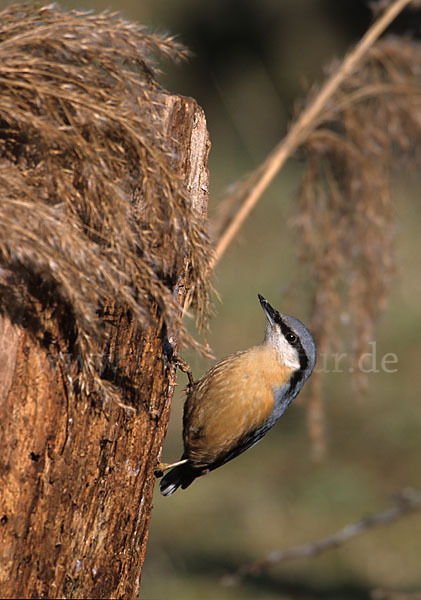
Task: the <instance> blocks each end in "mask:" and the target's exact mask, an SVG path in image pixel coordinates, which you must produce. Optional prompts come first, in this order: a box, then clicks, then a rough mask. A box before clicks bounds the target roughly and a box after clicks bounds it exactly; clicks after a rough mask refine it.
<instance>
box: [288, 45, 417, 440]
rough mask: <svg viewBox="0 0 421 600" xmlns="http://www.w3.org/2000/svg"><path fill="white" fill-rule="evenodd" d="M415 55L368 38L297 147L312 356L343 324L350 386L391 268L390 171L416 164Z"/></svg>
mask: <svg viewBox="0 0 421 600" xmlns="http://www.w3.org/2000/svg"><path fill="white" fill-rule="evenodd" d="M420 60H421V45H420V44H419V43H418V42H415V41H411V40H410V39H406V38H396V37H389V38H385V39H383V40H382V41H380V42H378V43H377V44H376V45H375V46H373V47H372V48H371V49H370V51H369V52H368V54H367V56H366V58H365V60H364V62H363V63H362V64H361V65H360V68H359V69H358V70H357V71H356V72H354V74H353V75H352V76H350V77H348V78H347V80H346V81H345V82H344V83H343V84H342V86H341V87H340V88H339V90H338V91H337V92H336V94H335V95H334V97H332V98H331V99H330V101H329V104H328V105H327V106H326V107H325V109H324V112H323V114H322V115H321V117H320V121H321V125H320V126H319V127H318V128H317V129H315V130H313V132H311V133H310V135H309V136H308V138H307V140H306V142H305V144H304V145H303V147H304V149H305V151H306V154H307V163H306V169H305V173H304V177H303V180H302V185H301V189H300V193H299V201H298V213H299V215H298V218H297V220H296V227H297V230H298V236H299V239H300V244H301V246H300V248H299V254H300V258H301V260H302V261H303V262H304V263H305V264H306V265H308V266H309V271H310V272H309V281H311V282H312V286H313V311H312V312H313V318H312V323H311V328H312V331H313V332H314V334H315V336H316V339H317V345H318V349H319V353H320V354H328V353H329V352H331V351H332V350H334V349H335V348H336V349H337V345H338V342H339V336H341V337H342V340H343V337H344V334H345V335H346V330H348V333H349V337H350V340H351V342H350V343H351V354H352V356H353V360H354V373H355V377H356V379H355V381H356V383H357V388H358V390H359V391H362V390H364V388H365V384H366V379H365V378H366V375H365V374H364V373H363V372H362V371H361V369H359V368H358V364H359V361H360V358H361V356H362V354H363V353H364V352H367V351H368V349H369V346H368V343H369V342H370V341H372V340H373V339H374V326H375V323H376V321H377V319H378V317H379V315H380V314H381V312H382V310H383V308H384V307H385V303H386V299H387V293H388V288H389V285H390V282H391V279H392V276H393V273H394V270H395V256H394V248H393V241H394V233H395V225H394V206H393V201H392V198H391V189H390V179H391V174H393V172H394V171H395V172H396V170H397V169H402V168H405V167H406V168H408V166H411V165H416V163H417V160H418V164H419V157H417V148H419V145H420V143H421V78H420V71H419V64H420ZM310 102H311V99H310ZM344 330H345V331H344ZM342 343H343V341H342ZM320 377H321V374H320V373H319V374H317V373H315V374H314V376H313V391H314V394H313V398H312V401H311V403H310V406H311V409H310V414H309V417H310V429H311V431H312V432H313V438H314V439H315V441H316V449H317V448H319V450H322V445H323V441H322V435H321V432H322V429H321V427H320V414H321V408H320V381H319V378H320Z"/></svg>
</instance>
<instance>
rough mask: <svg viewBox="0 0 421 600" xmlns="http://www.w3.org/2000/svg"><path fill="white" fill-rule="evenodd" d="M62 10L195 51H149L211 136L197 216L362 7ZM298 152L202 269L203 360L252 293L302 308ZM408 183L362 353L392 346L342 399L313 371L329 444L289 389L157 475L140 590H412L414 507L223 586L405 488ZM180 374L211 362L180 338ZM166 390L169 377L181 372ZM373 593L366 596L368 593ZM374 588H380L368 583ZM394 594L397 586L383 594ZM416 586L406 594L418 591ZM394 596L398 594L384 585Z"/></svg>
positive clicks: (411, 265)
mask: <svg viewBox="0 0 421 600" xmlns="http://www.w3.org/2000/svg"><path fill="white" fill-rule="evenodd" d="M6 4H7V3H5V2H4V1H3V0H0V6H1V7H4V6H6ZM62 5H63V6H64V7H66V8H83V9H90V8H92V9H95V10H97V11H99V10H104V9H107V8H108V9H111V10H118V11H120V12H121V13H122V14H123V16H124V17H126V18H127V19H130V20H134V21H137V22H140V23H143V24H145V25H148V26H151V27H152V28H153V29H155V30H157V31H159V32H168V33H171V34H176V35H177V36H178V37H179V39H180V41H182V42H183V43H185V44H186V45H187V46H188V47H189V48H190V49H191V50H192V51H193V53H194V56H193V58H192V60H191V61H190V62H189V63H187V64H181V65H172V64H170V63H165V62H163V63H161V68H162V70H163V74H162V76H161V81H162V84H163V86H164V87H166V88H167V89H169V90H170V91H173V92H177V93H180V94H184V95H189V96H193V97H194V98H195V99H196V100H197V101H198V102H199V104H200V105H201V106H202V107H203V109H204V111H205V114H206V118H207V121H208V128H209V132H210V137H211V141H212V150H211V155H210V162H209V168H210V178H211V179H210V181H211V187H210V192H211V195H210V207H209V209H210V217H211V218H212V215H213V214H214V211H215V207H216V205H217V202H218V198H219V197H220V195H221V193H222V191H223V190H224V188H225V187H226V186H227V185H229V184H230V183H232V182H233V181H235V180H236V179H237V178H238V177H240V176H243V175H244V174H245V173H246V172H248V171H250V170H252V169H253V168H255V167H256V166H257V165H258V164H259V162H260V161H262V160H263V158H264V157H265V156H266V154H267V153H268V152H269V151H270V150H271V149H272V148H273V146H274V145H275V144H276V143H277V142H278V141H279V140H280V139H281V137H282V136H283V135H284V134H285V131H286V128H287V125H288V122H289V120H290V118H291V114H292V113H293V110H294V105H295V103H296V102H297V100H299V99H300V98H303V97H305V94H306V91H308V89H309V87H310V86H311V85H312V84H313V83H314V82H317V81H321V80H322V78H323V69H324V67H325V66H326V65H327V64H329V63H330V62H331V61H332V60H333V59H335V58H341V57H342V56H343V55H344V53H345V52H346V51H347V49H348V48H349V47H350V46H351V45H353V44H354V43H356V41H357V40H358V39H359V38H360V37H361V35H362V34H363V33H364V31H365V30H366V29H367V27H368V26H369V25H370V23H371V21H372V16H371V12H370V10H369V6H368V5H369V2H363V1H359V0H277V1H276V0H211V1H209V2H208V1H206V2H205V1H203V2H200V1H197V0H196V1H194V0H144V1H141V0H139V1H137V2H135V1H134V0H119V2H117V1H116V0H109V1H107V2H105V0H78V1H75V2H73V1H66V2H62ZM392 30H393V31H394V32H396V33H400V32H408V33H410V34H412V35H415V36H419V34H420V32H421V17H420V13H414V12H411V13H405V14H404V15H402V16H401V17H399V19H398V20H397V21H396V22H395V23H394V25H393V27H392ZM301 171H302V165H301V164H300V162H299V160H296V161H290V162H289V163H288V165H287V167H286V168H284V169H283V171H282V172H281V173H280V174H279V176H278V177H277V179H276V181H275V182H274V183H273V184H272V185H271V187H270V189H269V190H268V191H267V192H266V193H265V195H264V197H263V198H262V200H261V201H260V203H259V205H258V206H257V208H256V210H255V211H254V212H253V214H252V215H251V217H250V218H249V220H248V222H247V223H246V226H245V227H244V229H243V230H242V232H241V234H240V236H239V238H238V239H237V240H236V241H235V243H234V245H233V246H232V247H231V248H230V249H229V250H228V252H227V254H226V255H225V256H224V258H223V259H222V261H221V262H220V264H219V265H218V267H217V270H216V274H215V279H214V284H215V288H216V290H217V292H218V294H219V296H220V300H218V299H216V298H215V305H214V309H215V310H214V316H213V318H212V320H211V323H210V331H209V336H208V340H209V342H210V344H211V346H212V349H213V352H214V354H215V357H216V358H221V357H222V356H224V355H226V354H228V353H230V352H234V351H237V350H240V349H244V348H247V347H249V346H251V345H253V344H255V343H258V342H259V341H260V340H261V339H262V337H263V331H264V325H265V317H264V314H263V312H262V310H261V309H260V306H259V304H258V301H257V292H260V293H262V294H263V295H264V296H265V297H266V298H267V299H268V300H269V301H270V302H271V303H272V304H273V305H274V306H275V307H276V308H278V309H280V310H281V311H282V312H287V313H288V312H289V313H292V314H294V315H296V316H297V317H299V318H300V319H301V320H303V321H304V322H306V321H308V315H309V306H308V298H307V297H306V290H305V289H293V290H292V292H293V293H292V294H288V295H286V290H289V291H291V290H290V286H291V282H292V280H293V276H294V272H295V269H296V268H297V263H296V259H295V241H296V240H295V239H294V236H293V235H292V233H291V228H290V226H289V221H288V220H289V218H290V217H291V214H292V213H293V208H294V197H295V193H296V191H297V188H298V186H299V182H300V174H301ZM420 184H421V182H420V181H419V180H416V179H414V180H413V181H397V182H396V185H395V196H394V197H395V213H396V214H395V217H396V225H397V253H398V259H399V271H398V274H397V277H396V279H395V281H394V284H393V287H392V290H391V294H390V299H389V303H388V307H387V309H386V311H385V312H384V314H383V317H382V320H381V322H379V325H378V328H377V331H376V338H375V340H373V341H375V342H376V351H377V362H378V364H380V360H381V358H382V357H383V356H384V355H386V354H388V353H394V354H395V355H396V356H397V359H398V362H397V365H396V369H397V370H396V372H394V373H387V372H384V371H382V370H381V369H379V371H380V372H377V373H371V374H369V379H368V384H369V387H368V392H367V394H366V397H365V398H361V399H359V400H357V399H356V397H355V388H354V386H353V384H352V381H351V376H350V374H349V372H348V369H347V368H345V369H344V370H343V372H331V373H327V374H326V376H325V378H324V398H325V410H326V427H327V455H326V457H325V459H324V460H322V461H320V462H315V461H314V460H313V459H312V453H311V444H310V442H309V439H308V434H307V429H306V416H305V415H306V413H305V405H306V398H307V395H306V392H305V391H304V392H303V393H302V394H301V395H300V397H299V398H298V399H297V401H296V402H295V403H294V405H293V406H292V407H291V408H290V410H289V411H288V412H287V413H286V414H285V415H284V417H283V418H282V419H281V421H280V422H279V423H278V425H277V426H276V427H275V428H274V429H273V430H272V431H271V432H270V433H269V434H268V435H267V437H266V438H265V439H264V441H263V442H262V443H261V444H259V445H258V446H257V447H255V448H254V449H252V450H251V451H250V452H248V453H246V454H243V455H242V456H240V457H239V458H237V459H236V460H235V461H234V462H231V463H229V464H228V465H226V466H224V467H223V468H222V469H219V470H217V471H215V472H213V473H211V474H210V475H209V476H208V477H205V478H202V479H201V480H197V481H196V482H195V483H194V484H193V485H192V486H191V488H189V489H188V490H186V491H178V492H177V493H176V494H175V495H174V496H172V497H171V498H169V499H168V498H162V497H161V496H160V495H159V490H158V488H157V489H156V490H155V494H156V495H155V501H154V510H153V516H152V523H151V528H150V537H149V546H148V551H147V557H146V562H145V565H144V570H143V582H142V594H141V597H142V598H144V599H145V600H152V599H160V600H167V599H170V598H171V599H180V600H181V599H182V600H190V599H196V598H201V599H203V600H206V599H214V598H218V599H220V600H225V599H226V600H228V599H229V600H231V599H232V600H234V599H244V600H247V599H249V598H250V599H251V598H259V599H265V600H272V599H275V598H277V599H278V598H281V599H287V598H291V599H295V598H297V599H300V600H307V599H313V598H317V599H326V600H327V599H331V600H341V599H344V600H348V599H356V600H362V599H369V598H376V597H377V598H380V597H392V596H391V595H390V594H393V593H395V592H399V593H401V592H402V593H403V594H404V595H403V596H399V597H402V598H415V597H416V596H415V595H414V594H415V593H416V592H418V593H421V514H420V513H418V514H414V515H412V516H408V517H406V518H404V519H402V520H400V521H399V522H397V523H395V524H393V525H391V526H389V527H385V528H378V529H373V530H371V531H369V532H367V533H366V534H365V535H363V536H361V537H358V538H356V539H354V540H352V541H350V542H349V543H348V544H346V545H345V546H343V547H341V548H339V549H336V550H332V551H330V552H328V553H325V554H322V555H320V556H318V557H315V558H308V559H299V560H295V561H291V562H288V563H283V564H281V565H279V566H274V567H272V568H271V569H270V570H268V571H266V572H265V573H264V574H262V575H260V576H258V577H254V578H246V579H245V580H244V581H243V582H242V583H241V584H239V585H238V586H236V587H229V588H227V587H222V586H221V584H220V578H221V576H223V575H224V574H226V573H229V572H230V571H232V570H235V569H236V568H237V567H238V566H240V565H241V564H243V563H245V562H250V561H253V560H256V559H259V558H261V557H263V556H264V555H265V554H266V553H268V552H269V551H271V550H273V549H284V548H288V547H290V546H294V545H297V544H300V543H303V542H309V541H312V540H316V539H318V538H320V537H324V536H326V535H328V534H331V533H334V532H335V531H336V530H337V529H339V528H341V527H343V526H344V525H346V524H347V523H351V522H354V521H357V520H359V519H360V518H361V517H362V516H364V515H367V514H369V513H375V512H378V511H381V510H383V509H385V508H386V507H387V506H388V505H389V504H390V498H391V496H392V495H393V493H395V492H397V491H399V490H400V489H401V488H403V487H405V486H412V487H415V488H417V487H421V483H420V474H421V461H420V451H421V435H420V431H421V398H420V392H421V368H420V365H418V360H420V359H421V342H420V340H421V302H420V298H421V278H420V267H419V264H420V257H421V236H420V235H419V232H420V228H421V209H420V201H419V194H420V192H419V190H420ZM186 358H187V359H188V360H189V361H190V363H191V365H192V368H193V372H194V374H195V376H196V377H198V376H199V375H201V374H202V372H203V371H204V370H205V369H206V368H208V367H209V366H210V364H211V361H206V360H204V359H201V358H200V357H199V356H198V355H197V354H192V353H186ZM179 382H180V388H181V387H182V386H183V385H184V384H185V378H183V376H181V377H180V378H179ZM182 404H183V394H182V393H181V392H180V391H179V392H178V393H177V396H176V398H175V401H174V407H173V411H172V417H171V423H170V428H169V432H168V436H167V439H166V443H165V447H164V452H163V460H165V461H174V460H177V459H178V458H179V456H180V454H181V451H182V446H181V427H182V425H181V419H182ZM376 594H377V596H376ZM382 594H386V595H383V596H382ZM393 597H395V596H393ZM417 597H419V596H417ZM396 598H397V596H396Z"/></svg>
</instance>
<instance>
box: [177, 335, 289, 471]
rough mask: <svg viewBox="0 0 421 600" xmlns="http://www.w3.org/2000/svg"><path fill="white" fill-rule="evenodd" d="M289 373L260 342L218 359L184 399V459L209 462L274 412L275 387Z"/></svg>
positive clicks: (231, 446)
mask: <svg viewBox="0 0 421 600" xmlns="http://www.w3.org/2000/svg"><path fill="white" fill-rule="evenodd" d="M291 372H292V369H291V368H289V367H286V366H285V365H282V364H280V363H279V360H278V358H277V356H276V353H275V351H274V350H273V349H271V348H267V347H266V346H264V345H262V346H255V347H254V348H250V350H246V351H244V352H238V353H237V354H232V355H230V356H227V357H226V358H224V359H223V360H221V361H220V362H219V363H217V364H216V365H215V366H214V367H213V368H212V369H210V371H208V372H207V373H206V374H205V375H204V376H203V377H202V378H201V379H199V380H198V381H197V382H196V384H195V387H194V389H193V390H192V392H191V393H190V395H189V396H188V398H187V400H186V404H185V407H184V447H185V455H186V457H188V458H189V459H190V460H191V461H192V462H194V463H195V464H196V465H197V466H207V465H209V464H212V463H213V462H215V461H216V460H217V459H218V458H220V457H221V456H224V455H226V454H228V452H230V451H232V450H233V449H234V448H235V446H236V444H237V443H238V441H239V440H240V439H241V438H242V437H244V436H245V435H247V433H249V432H252V431H254V430H256V429H258V428H259V427H260V426H261V425H263V423H264V422H265V420H266V419H267V418H268V417H269V415H270V414H271V413H272V411H273V408H274V398H273V391H274V389H275V388H277V387H280V386H281V385H283V384H285V383H286V382H287V381H288V380H289V378H290V376H291Z"/></svg>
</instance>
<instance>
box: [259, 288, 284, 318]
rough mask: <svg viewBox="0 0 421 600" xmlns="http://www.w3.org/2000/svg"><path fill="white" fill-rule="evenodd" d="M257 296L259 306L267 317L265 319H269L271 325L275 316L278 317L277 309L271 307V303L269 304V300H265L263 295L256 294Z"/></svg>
mask: <svg viewBox="0 0 421 600" xmlns="http://www.w3.org/2000/svg"><path fill="white" fill-rule="evenodd" d="M257 295H258V297H259V301H260V304H261V307H262V308H263V310H264V311H265V315H266V317H267V320H268V321H269V323H270V324H271V325H273V324H274V323H275V322H276V320H277V318H278V319H279V313H278V311H277V310H275V309H274V308H272V307H271V305H270V304H269V302H268V301H267V300H265V299H264V298H263V296H261V295H260V294H257Z"/></svg>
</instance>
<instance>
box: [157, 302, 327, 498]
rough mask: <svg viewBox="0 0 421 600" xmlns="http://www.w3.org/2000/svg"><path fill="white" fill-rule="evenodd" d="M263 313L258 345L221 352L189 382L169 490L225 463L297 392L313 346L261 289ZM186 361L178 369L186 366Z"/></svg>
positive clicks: (165, 483) (165, 484)
mask: <svg viewBox="0 0 421 600" xmlns="http://www.w3.org/2000/svg"><path fill="white" fill-rule="evenodd" d="M258 296H259V300H260V304H261V306H262V308H263V310H264V311H265V313H266V317H267V324H266V333H265V338H264V340H263V342H262V343H261V344H259V345H258V346H253V347H252V348H249V350H244V351H242V352H237V353H236V354H230V355H229V356H227V357H226V358H223V359H222V360H220V361H219V362H218V363H216V365H215V366H213V367H212V368H211V369H210V370H209V371H208V372H207V373H205V374H204V375H203V376H202V377H201V378H200V379H198V380H197V381H195V382H194V381H193V379H192V376H191V371H190V372H189V373H188V374H189V381H190V384H189V386H188V388H187V398H186V403H185V405H184V416H183V439H184V452H183V455H182V457H181V460H180V461H178V462H176V463H172V464H169V465H164V464H161V465H159V466H158V469H157V471H156V472H155V474H156V475H157V476H158V477H159V476H161V475H162V474H163V471H166V470H168V469H171V470H170V471H169V473H167V474H166V475H165V477H163V479H162V480H161V482H160V489H161V493H162V494H163V495H164V496H171V494H173V493H174V492H175V491H176V490H177V489H178V488H179V487H180V486H181V487H182V488H183V489H185V488H186V487H188V486H189V485H190V484H191V483H192V482H193V481H194V480H195V479H196V477H200V476H201V475H204V474H205V473H207V472H208V471H213V470H214V469H216V468H218V467H220V466H221V465H223V464H225V463H226V462H228V461H229V460H231V459H232V458H235V457H236V456H238V455H239V454H241V453H242V452H244V451H245V450H247V449H248V448H251V447H252V446H254V445H255V444H257V442H259V441H260V440H261V439H262V437H263V436H264V435H265V434H266V432H267V431H268V430H269V429H270V428H271V427H273V425H275V423H276V422H277V420H278V419H279V418H280V417H281V416H282V415H283V413H284V412H285V411H286V409H287V408H288V406H289V405H290V404H291V402H292V401H293V400H294V398H295V397H296V396H297V394H299V392H300V391H301V388H302V387H303V385H304V383H305V382H306V380H307V379H308V377H309V376H310V375H311V372H312V371H313V368H314V365H315V362H316V346H315V344H314V340H313V337H312V335H311V333H310V332H309V331H308V329H307V328H306V327H305V325H303V324H302V323H301V321H299V320H298V319H296V318H295V317H291V316H289V315H282V314H280V313H279V312H278V311H277V310H275V309H274V308H272V306H271V305H270V304H269V302H267V301H266V300H265V299H264V298H263V296H261V295H260V294H259V295H258ZM186 367H188V366H187V365H186V363H184V368H183V366H182V370H185V371H188V368H186Z"/></svg>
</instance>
